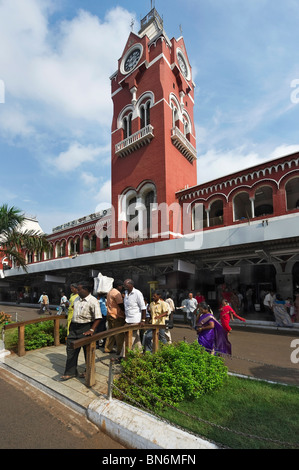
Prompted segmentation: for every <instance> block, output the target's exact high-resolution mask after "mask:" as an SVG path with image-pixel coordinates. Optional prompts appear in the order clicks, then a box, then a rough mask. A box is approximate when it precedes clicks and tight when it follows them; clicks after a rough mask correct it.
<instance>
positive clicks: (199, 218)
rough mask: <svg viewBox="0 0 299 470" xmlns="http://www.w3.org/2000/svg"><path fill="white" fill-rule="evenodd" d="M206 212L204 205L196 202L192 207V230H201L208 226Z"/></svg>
mask: <svg viewBox="0 0 299 470" xmlns="http://www.w3.org/2000/svg"><path fill="white" fill-rule="evenodd" d="M207 220H208V218H207V211H206V208H205V206H204V204H202V203H199V202H196V203H195V204H193V206H192V221H191V222H192V226H191V227H192V230H195V231H197V230H202V229H203V228H206V227H207V226H208V223H207Z"/></svg>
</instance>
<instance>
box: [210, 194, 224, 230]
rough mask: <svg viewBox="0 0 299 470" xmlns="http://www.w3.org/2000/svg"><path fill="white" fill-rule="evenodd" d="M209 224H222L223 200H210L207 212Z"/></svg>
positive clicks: (211, 225)
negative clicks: (208, 211)
mask: <svg viewBox="0 0 299 470" xmlns="http://www.w3.org/2000/svg"><path fill="white" fill-rule="evenodd" d="M209 216H210V217H209V226H210V227H215V226H216V225H223V201H222V200H220V199H218V200H217V201H214V202H212V204H211V207H210V214H209Z"/></svg>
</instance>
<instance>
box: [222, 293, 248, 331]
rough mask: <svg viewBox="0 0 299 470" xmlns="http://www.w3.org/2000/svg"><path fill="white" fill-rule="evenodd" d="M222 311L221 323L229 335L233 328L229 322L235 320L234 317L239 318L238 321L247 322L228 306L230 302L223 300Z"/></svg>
mask: <svg viewBox="0 0 299 470" xmlns="http://www.w3.org/2000/svg"><path fill="white" fill-rule="evenodd" d="M221 305H222V307H221V309H220V322H221V325H222V327H223V328H224V329H225V331H226V332H227V333H230V332H231V327H230V325H229V322H230V321H231V320H233V319H234V317H236V318H238V320H241V321H244V322H245V321H246V320H245V318H242V317H240V316H239V315H237V313H236V312H235V311H234V310H233V309H232V308H231V306H230V305H229V304H228V301H227V300H225V299H223V300H222V302H221Z"/></svg>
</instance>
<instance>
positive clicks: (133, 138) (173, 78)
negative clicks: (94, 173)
mask: <svg viewBox="0 0 299 470" xmlns="http://www.w3.org/2000/svg"><path fill="white" fill-rule="evenodd" d="M111 94H112V100H113V105H114V110H113V121H112V131H111V135H112V206H113V210H114V211H115V221H116V225H115V233H114V234H113V232H112V238H111V245H110V246H111V249H113V248H120V247H121V245H123V244H128V243H134V242H140V241H142V240H144V239H148V238H153V240H154V241H156V240H157V239H160V238H163V239H166V238H175V237H176V236H178V233H177V227H176V228H174V227H173V226H172V221H171V216H170V221H169V225H168V227H167V228H165V225H163V226H162V225H161V223H159V226H158V227H157V225H155V224H153V222H152V221H151V219H152V214H153V211H154V212H155V213H156V214H157V211H155V208H156V207H157V205H158V206H159V207H160V205H161V204H163V203H164V204H166V205H167V206H168V207H169V206H170V205H171V204H173V203H175V202H177V201H176V199H175V193H176V191H179V190H180V189H183V188H186V187H188V186H194V185H196V183H197V172H196V140H195V126H194V118H193V107H194V84H193V82H192V72H191V67H190V64H189V60H188V56H187V52H186V47H185V43H184V40H183V38H182V37H180V38H179V39H177V40H176V39H174V38H173V39H171V40H169V39H168V37H167V35H166V33H165V31H164V29H163V21H162V19H161V17H160V16H159V14H158V13H157V11H156V9H155V8H154V9H152V10H151V12H150V13H149V14H148V15H147V16H146V17H145V18H144V19H143V20H142V21H141V29H140V31H139V33H138V34H135V33H133V32H131V34H130V35H129V38H128V41H127V44H126V46H125V48H124V51H123V54H122V56H121V58H120V59H119V61H118V69H117V71H116V72H115V74H113V75H112V77H111ZM153 225H155V228H153ZM132 228H133V232H134V233H133V232H132Z"/></svg>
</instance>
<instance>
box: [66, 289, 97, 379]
mask: <svg viewBox="0 0 299 470" xmlns="http://www.w3.org/2000/svg"><path fill="white" fill-rule="evenodd" d="M77 291H78V294H79V297H77V298H76V299H75V301H74V313H73V318H72V321H71V323H70V331H69V335H68V337H67V343H66V351H67V359H66V366H65V372H64V375H63V376H62V377H60V380H69V379H71V378H73V377H76V376H77V375H78V371H77V365H78V357H79V352H80V349H81V348H77V349H73V348H71V346H70V343H71V341H75V340H76V339H81V338H84V337H85V336H92V335H93V334H94V332H95V331H96V328H97V326H98V325H99V323H100V321H101V318H102V314H101V309H100V304H99V302H98V300H97V299H96V298H95V297H94V296H93V295H91V291H92V287H91V284H90V283H89V282H88V281H80V282H78V284H77Z"/></svg>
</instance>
